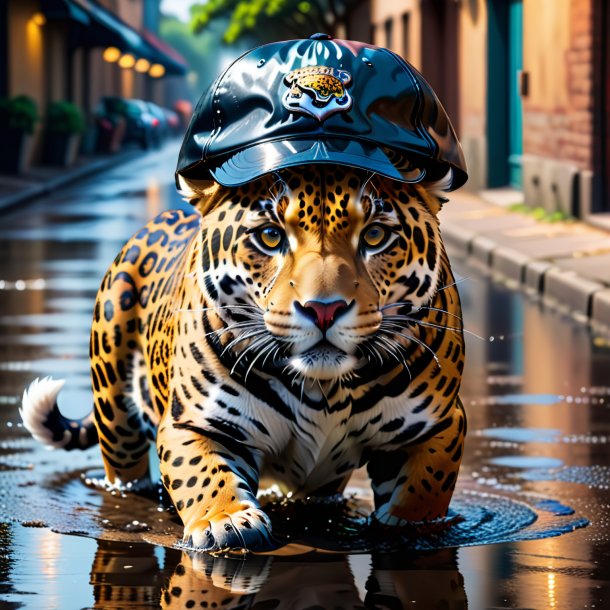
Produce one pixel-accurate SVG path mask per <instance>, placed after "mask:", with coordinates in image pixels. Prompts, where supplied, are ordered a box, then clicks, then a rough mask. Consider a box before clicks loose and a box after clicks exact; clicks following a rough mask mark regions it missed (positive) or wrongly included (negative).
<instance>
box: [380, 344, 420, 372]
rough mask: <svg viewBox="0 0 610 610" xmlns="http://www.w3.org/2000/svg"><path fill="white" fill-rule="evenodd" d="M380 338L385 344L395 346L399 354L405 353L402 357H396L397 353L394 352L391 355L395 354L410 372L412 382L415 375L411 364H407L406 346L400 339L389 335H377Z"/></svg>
mask: <svg viewBox="0 0 610 610" xmlns="http://www.w3.org/2000/svg"><path fill="white" fill-rule="evenodd" d="M377 338H378V339H379V340H381V341H383V342H384V344H387V345H390V346H393V348H394V349H396V350H397V351H398V353H399V354H401V353H404V356H403V357H402V358H401V359H398V358H397V357H396V354H394V353H392V354H391V355H393V356H394V357H395V358H396V359H397V360H398V361H399V362H400V363H401V364H402V365H403V366H404V367H405V369H406V371H407V373H408V374H409V382H411V381H412V380H413V376H412V375H411V369H410V368H409V365H408V364H407V361H406V356H408V354H407V352H406V351H405V349H406V348H405V346H404V345H402V344H400V343H398V341H396V340H394V339H391V338H388V337H377ZM385 349H386V350H387V349H388V348H387V347H385Z"/></svg>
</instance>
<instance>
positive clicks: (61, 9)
mask: <svg viewBox="0 0 610 610" xmlns="http://www.w3.org/2000/svg"><path fill="white" fill-rule="evenodd" d="M40 9H41V10H42V12H43V13H44V14H45V16H46V18H47V19H51V20H53V19H58V20H62V21H74V22H76V23H80V24H81V25H89V24H90V23H91V21H90V19H89V15H88V14H87V11H85V10H84V9H82V8H81V7H80V6H78V5H77V4H75V3H74V2H71V1H70V0H40Z"/></svg>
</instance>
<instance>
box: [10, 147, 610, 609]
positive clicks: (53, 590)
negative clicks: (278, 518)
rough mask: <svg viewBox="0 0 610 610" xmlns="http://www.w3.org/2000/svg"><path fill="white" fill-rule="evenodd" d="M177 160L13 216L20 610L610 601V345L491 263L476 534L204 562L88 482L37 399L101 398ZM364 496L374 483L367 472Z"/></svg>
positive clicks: (477, 307) (476, 276)
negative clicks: (125, 284)
mask: <svg viewBox="0 0 610 610" xmlns="http://www.w3.org/2000/svg"><path fill="white" fill-rule="evenodd" d="M176 155H177V145H176V144H175V143H172V144H168V145H166V146H165V147H164V148H163V149H161V150H159V151H155V152H152V153H149V154H146V155H143V156H142V157H141V158H139V159H135V160H133V161H130V162H129V163H127V164H126V165H125V166H123V167H119V168H115V169H112V170H110V171H107V172H105V173H103V174H99V175H96V176H94V177H92V178H90V179H88V180H86V181H83V182H79V183H78V184H75V185H73V186H72V187H70V188H66V189H63V190H61V191H58V192H56V193H54V194H52V195H51V196H48V197H46V198H45V199H41V200H37V201H34V202H30V203H28V204H27V205H24V206H22V207H20V208H17V209H14V210H12V211H10V212H5V213H3V215H2V216H0V521H1V522H2V523H0V608H36V609H46V608H49V609H56V608H158V607H160V606H162V607H172V608H173V607H175V608H181V607H190V606H189V605H187V601H188V600H191V601H193V603H194V604H195V605H194V606H193V607H206V606H203V605H202V604H203V603H204V602H205V603H206V604H207V607H226V608H241V607H243V608H247V607H253V608H263V607H264V608H311V607H317V608H363V607H367V608H400V607H404V608H415V609H416V608H420V609H424V610H428V609H435V608H451V609H453V608H466V607H468V608H472V609H478V608H535V609H546V608H569V609H576V608H608V607H610V533H609V532H610V530H609V526H610V487H609V486H610V451H609V449H610V339H609V338H608V337H605V336H603V335H595V334H594V333H592V332H591V331H590V330H589V329H588V328H587V327H586V326H584V325H583V324H581V323H579V322H576V321H574V320H572V319H571V318H569V317H568V316H566V315H564V314H562V313H559V312H557V311H555V310H552V309H548V308H545V306H544V305H543V304H541V303H539V302H537V301H535V300H532V299H531V298H529V297H526V296H524V295H522V294H520V293H518V292H514V291H512V290H511V289H509V288H507V287H505V286H503V285H501V284H498V283H496V282H494V281H493V279H492V278H490V277H487V276H486V275H484V272H482V271H481V270H480V268H479V267H478V266H477V265H476V264H472V261H465V260H460V259H459V258H457V257H453V265H454V268H455V270H456V271H457V273H458V276H459V278H460V284H459V286H460V292H461V295H462V299H463V306H464V324H465V328H466V329H467V330H468V331H470V332H471V333H472V334H469V335H468V338H467V348H468V349H467V367H466V370H465V374H464V381H463V385H462V398H463V401H464V404H465V406H466V409H467V414H468V420H469V434H468V438H467V447H466V453H465V457H464V463H463V468H462V472H461V475H460V482H459V485H458V493H457V494H456V510H457V511H458V512H459V510H460V509H462V510H464V511H465V512H466V513H468V515H467V516H469V517H470V521H469V520H468V519H466V522H467V523H471V525H472V528H471V530H470V532H469V534H468V536H465V537H464V538H462V539H460V538H457V542H456V543H455V545H453V546H452V544H438V545H437V546H446V547H448V548H438V549H437V550H430V551H425V552H424V551H416V550H414V548H405V549H404V551H400V552H398V553H392V554H391V555H387V554H383V553H370V552H365V553H361V554H345V553H338V554H333V555H324V556H322V555H320V554H318V555H313V556H300V555H296V556H293V557H271V558H269V557H258V558H251V560H250V559H249V560H248V561H246V562H243V561H238V562H236V561H235V560H231V559H223V558H210V557H207V556H205V555H198V556H195V557H191V556H189V555H187V554H183V553H181V552H180V551H178V550H176V549H172V548H168V546H167V540H168V539H171V536H172V535H173V534H174V533H175V532H177V531H179V530H178V529H176V530H174V529H172V527H173V525H172V521H171V519H170V518H166V514H165V513H164V512H162V511H161V509H159V515H160V517H159V519H158V521H159V523H161V524H162V526H163V528H165V529H163V531H161V529H159V526H151V527H149V526H148V525H147V527H146V528H145V527H143V526H142V519H143V517H142V516H141V515H142V514H144V512H146V511H148V513H147V514H148V517H150V511H152V513H153V514H154V512H155V511H156V510H157V508H156V507H154V506H153V505H150V506H146V507H145V508H142V507H140V506H139V505H138V504H137V502H136V503H135V504H134V503H133V502H132V500H130V499H129V498H118V499H117V498H113V497H110V496H108V495H104V493H105V492H101V491H99V490H95V489H91V488H88V487H86V486H85V485H84V484H83V482H82V481H81V479H80V478H79V474H80V473H81V472H83V471H88V470H89V469H93V470H94V469H96V468H99V467H100V464H101V461H100V458H99V454H98V453H97V449H92V450H90V451H88V452H86V453H84V454H76V455H75V454H61V453H58V452H47V451H45V450H43V449H40V448H39V447H38V446H37V445H36V444H35V443H34V442H33V441H32V440H31V439H30V438H29V436H28V435H27V433H26V431H25V430H24V429H23V428H22V427H21V425H20V423H19V415H18V408H19V401H20V396H21V393H22V391H23V388H24V387H25V386H26V385H27V383H28V382H29V381H31V380H32V379H33V378H35V377H39V376H45V375H53V376H55V377H61V378H65V379H66V380H67V383H66V387H65V389H64V390H63V392H62V395H61V404H62V410H63V411H64V412H65V413H66V414H67V415H69V416H82V415H83V414H84V413H85V412H87V411H88V409H89V408H90V404H91V396H92V395H91V391H90V388H89V376H88V358H87V351H88V332H89V326H90V321H91V312H92V307H93V303H94V299H95V293H96V291H97V288H98V286H99V283H100V281H101V278H102V276H103V274H104V272H105V270H106V268H107V267H108V265H109V264H110V263H111V261H112V260H113V258H114V256H115V255H116V253H117V252H118V250H119V249H120V247H121V246H122V244H123V243H124V242H125V241H126V240H127V239H128V238H129V237H130V236H131V235H132V234H133V233H134V232H135V231H136V230H137V229H138V228H139V227H140V226H141V225H143V224H144V223H145V222H146V221H147V220H148V219H150V218H152V217H153V216H155V215H156V214H157V213H159V212H161V211H162V210H164V209H167V208H169V207H181V208H182V209H185V210H188V209H189V206H188V204H185V203H184V202H181V201H180V198H179V197H178V195H177V194H176V193H175V191H174V188H173V182H172V179H173V170H174V164H175V159H176ZM448 205H451V203H449V204H448ZM441 226H442V225H441ZM475 335H477V336H478V337H477V336H475ZM50 481H52V482H50ZM351 489H352V490H353V491H354V492H356V493H357V494H358V493H360V492H361V493H362V494H363V495H366V493H367V491H366V485H365V482H363V481H362V480H361V479H356V480H355V481H354V483H353V485H352V486H351ZM151 506H153V507H152V508H151ZM479 508H480V510H479ZM477 511H478V512H477ZM111 515H112V516H111ZM477 515H479V516H478V517H477ZM515 515H516V516H515ZM520 515H521V516H520ZM104 516H106V517H107V518H106V519H105V520H106V521H109V520H111V519H112V518H114V519H115V520H120V519H122V521H121V523H122V527H121V528H115V529H117V530H118V529H120V532H119V534H120V535H118V534H117V535H114V534H112V533H111V534H108V535H107V532H108V530H106V531H105V532H106V533H104V530H103V527H101V526H100V527H98V525H99V523H102V522H103V521H104V519H102V518H101V517H104ZM136 517H137V518H136ZM521 517H523V518H521ZM62 519H64V520H63V521H62ZM96 519H97V521H96ZM519 519H521V521H519ZM148 520H149V521H151V519H150V518H149V519H148ZM586 522H588V525H587V526H586V527H582V526H583V525H584V524H585V523H586ZM62 524H64V525H65V527H63V526H62ZM490 524H491V525H490ZM572 526H573V528H574V531H569V532H566V531H565V530H571V529H572ZM511 527H512V529H511ZM503 528H504V529H503ZM509 529H510V530H511V531H510V532H508V530H509ZM53 530H57V531H59V532H64V533H56V531H53ZM65 532H71V534H72V535H67V534H66V533H65ZM142 532H148V533H149V536H148V538H147V537H146V536H145V535H143V534H142ZM494 532H495V534H497V535H495V534H494ZM74 534H76V535H74ZM553 534H560V535H553ZM155 536H156V538H155ZM164 536H165V537H164ZM526 538H536V539H533V540H527V539H526ZM498 540H499V541H498ZM503 540H504V541H503ZM154 542H157V544H154ZM456 545H457V546H456ZM415 546H417V545H415V544H414V545H413V547H415ZM432 546H434V544H432ZM231 589H232V591H231ZM202 591H205V593H202ZM223 602H224V605H223ZM213 604H217V605H216V606H213Z"/></svg>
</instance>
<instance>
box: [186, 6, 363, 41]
mask: <svg viewBox="0 0 610 610" xmlns="http://www.w3.org/2000/svg"><path fill="white" fill-rule="evenodd" d="M354 3H355V0H207V1H206V2H203V3H200V4H195V5H193V6H192V7H191V28H192V30H193V32H195V33H196V34H200V33H202V32H204V31H206V30H207V29H208V28H209V27H210V25H211V24H213V23H214V22H215V21H217V20H218V19H222V18H225V19H226V18H228V26H227V27H226V30H225V32H224V35H223V40H224V42H226V43H227V44H233V43H235V41H237V40H238V39H239V38H240V37H242V36H243V35H245V34H247V33H255V34H256V35H257V38H269V39H271V38H273V37H275V35H276V34H280V35H282V34H283V35H284V36H285V37H289V36H292V37H296V38H301V37H304V36H307V35H309V34H312V33H314V32H328V33H333V32H334V31H335V28H336V27H337V25H338V24H339V23H341V22H342V21H343V19H344V17H345V14H346V11H347V9H348V8H349V6H348V5H349V4H354ZM254 30H256V31H255V32H254Z"/></svg>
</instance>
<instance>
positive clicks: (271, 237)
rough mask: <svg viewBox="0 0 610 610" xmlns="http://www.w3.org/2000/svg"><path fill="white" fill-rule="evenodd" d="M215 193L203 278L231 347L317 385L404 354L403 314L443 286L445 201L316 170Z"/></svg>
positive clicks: (256, 363)
mask: <svg viewBox="0 0 610 610" xmlns="http://www.w3.org/2000/svg"><path fill="white" fill-rule="evenodd" d="M209 197H211V198H212V199H213V200H214V203H210V201H208V200H202V202H201V204H200V205H201V206H203V207H202V209H201V211H202V213H203V214H204V221H203V223H202V227H203V228H202V243H201V248H202V262H201V267H202V270H201V276H200V278H199V280H200V285H201V287H202V290H203V292H204V294H205V296H206V299H207V300H208V304H209V305H213V306H214V307H215V311H216V312H217V314H218V315H219V316H220V317H221V318H222V320H223V321H224V323H225V324H226V325H228V328H229V329H230V330H228V331H226V330H221V332H220V333H219V336H221V338H222V340H220V339H219V342H220V343H219V345H220V344H221V345H222V349H223V350H231V351H232V352H233V353H234V354H235V359H238V358H240V357H243V362H244V363H250V364H251V365H252V366H253V367H256V368H258V369H265V368H267V369H271V368H273V369H274V370H275V371H276V372H277V371H278V370H283V371H285V372H286V374H292V375H293V376H297V377H298V376H301V377H302V378H309V379H314V380H316V379H317V380H328V379H336V378H341V377H344V376H347V375H349V374H350V373H352V372H354V371H356V370H357V369H359V368H360V367H363V366H374V364H375V362H377V361H378V359H382V360H383V359H384V358H385V359H388V358H391V357H394V358H395V357H397V354H398V356H400V353H401V351H402V350H403V349H404V345H402V344H401V343H400V342H399V341H397V339H396V338H397V336H398V335H400V334H401V333H405V332H407V333H408V330H407V331H405V330H404V325H403V326H402V327H401V325H400V324H399V323H398V322H397V321H396V320H397V319H398V316H399V314H401V313H402V315H403V316H405V315H408V314H409V313H410V312H414V311H417V310H419V309H420V308H421V307H423V306H425V305H427V304H428V303H429V302H430V300H431V298H432V295H433V294H434V292H435V291H436V289H437V286H438V283H439V273H440V271H439V270H440V267H441V264H440V261H441V254H442V250H443V247H442V244H441V239H440V235H439V230H438V221H437V218H436V213H437V212H438V209H439V207H440V204H439V201H438V199H437V198H436V197H432V196H431V195H429V194H428V193H427V191H426V190H425V189H424V187H422V186H414V185H405V184H404V183H401V182H397V181H393V180H389V179H387V178H382V177H380V176H377V175H371V174H370V172H366V171H363V170H358V169H352V168H347V167H342V166H341V167H340V166H334V165H311V166H303V167H299V168H293V169H290V170H282V171H281V172H279V173H277V174H273V175H268V176H265V177H263V178H261V179H259V180H257V181H255V182H252V183H249V184H247V185H245V186H242V187H238V188H233V189H225V188H218V190H217V191H215V192H214V193H213V194H212V195H211V196H209ZM401 345H402V347H401Z"/></svg>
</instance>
